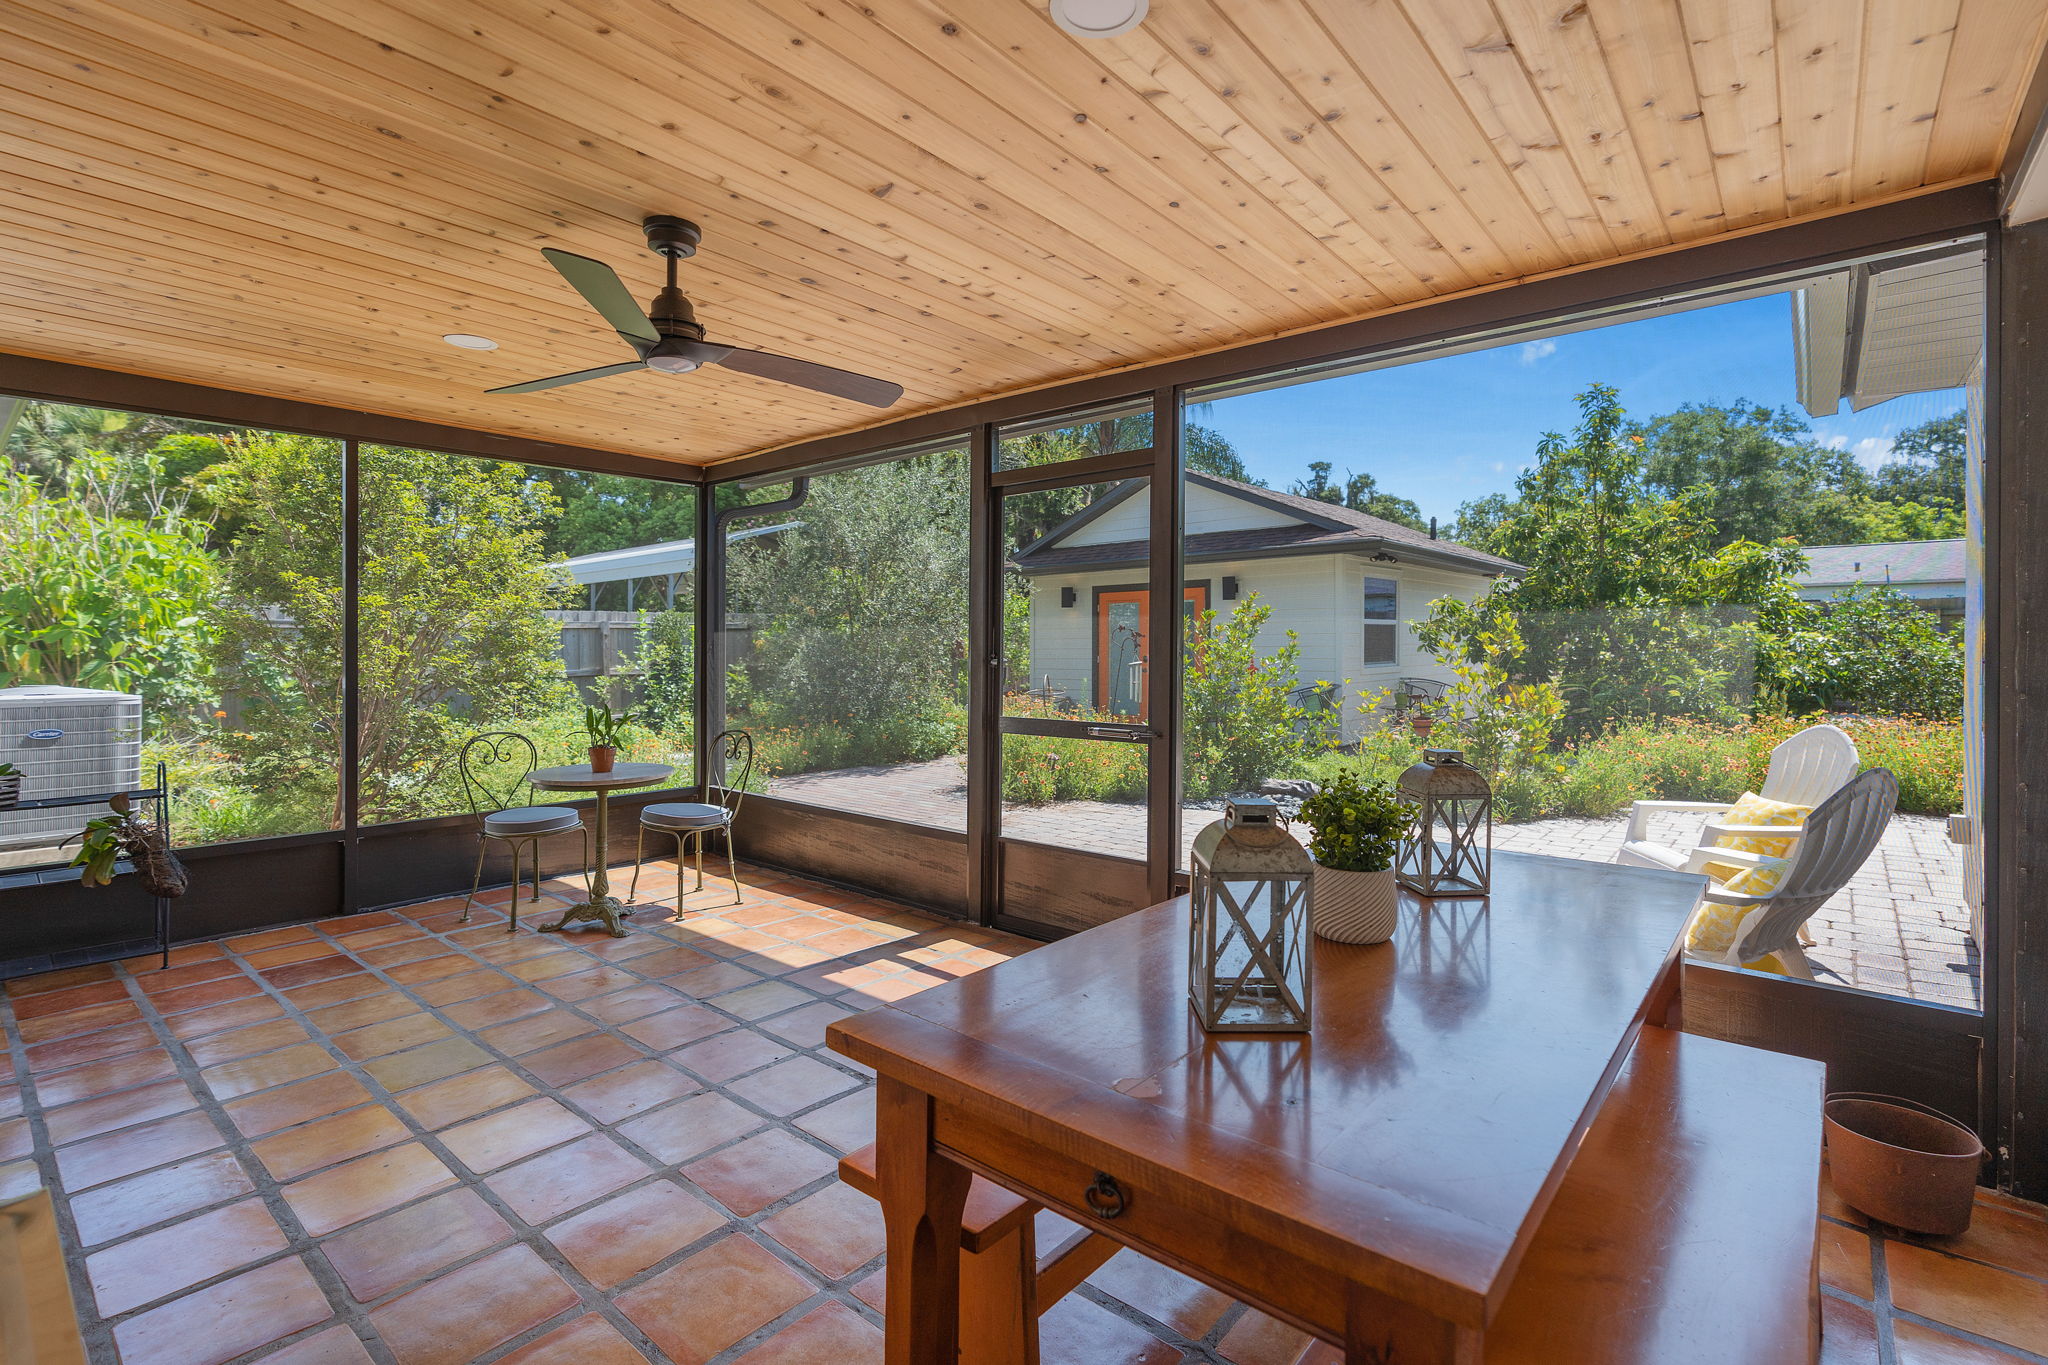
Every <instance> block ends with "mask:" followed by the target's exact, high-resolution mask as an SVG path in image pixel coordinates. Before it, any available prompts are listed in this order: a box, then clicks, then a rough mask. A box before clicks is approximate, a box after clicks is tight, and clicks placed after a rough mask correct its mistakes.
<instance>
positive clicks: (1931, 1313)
mask: <svg viewBox="0 0 2048 1365" xmlns="http://www.w3.org/2000/svg"><path fill="white" fill-rule="evenodd" d="M1884 1257H1885V1264H1886V1266H1887V1268H1888V1269H1889V1270H1890V1272H1891V1291H1892V1303H1893V1304H1895V1305H1896V1306H1897V1307H1900V1308H1903V1309H1905V1310H1906V1311H1907V1312H1909V1313H1917V1314H1918V1315H1919V1316H1921V1317H1923V1318H1928V1319H1930V1320H1932V1321H1934V1322H1940V1323H1946V1324H1947V1325H1949V1326H1951V1327H1960V1328H1962V1329H1963V1330H1964V1331H1966V1332H1974V1333H1976V1334H1977V1335H1978V1336H1982V1337H1989V1338H1991V1339H1992V1340H1993V1341H2002V1342H2004V1343H2006V1344H2007V1345H2009V1346H2017V1347H2019V1348H2021V1349H2022V1350H2027V1351H2032V1352H2034V1353H2035V1354H2036V1355H2048V1284H2044V1283H2042V1282H2041V1281H2039V1280H2035V1279H2029V1278H2027V1277H2025V1276H2021V1275H2015V1274H2013V1273H2012V1272H2011V1271H2007V1270H2000V1269H1997V1268H1996V1267H1994V1266H1988V1265H1983V1264H1981V1263H1979V1262H1977V1261H1966V1260H1963V1259H1962V1258H1960V1257H1956V1256H1946V1255H1943V1254H1942V1253H1941V1252H1938V1251H1930V1250H1928V1249H1927V1248H1925V1247H1918V1246H1913V1245H1911V1244H1910V1243H1906V1242H1890V1241H1888V1242H1886V1243H1885V1245H1884Z"/></svg>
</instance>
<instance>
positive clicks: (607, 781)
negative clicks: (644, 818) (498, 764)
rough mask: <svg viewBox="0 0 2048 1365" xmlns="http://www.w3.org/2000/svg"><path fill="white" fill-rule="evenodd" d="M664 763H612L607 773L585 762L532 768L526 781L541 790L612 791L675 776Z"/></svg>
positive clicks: (671, 769) (641, 785) (672, 769)
mask: <svg viewBox="0 0 2048 1365" xmlns="http://www.w3.org/2000/svg"><path fill="white" fill-rule="evenodd" d="M675 771H676V770H675V769H674V768H672V767H670V766H669V765H668V764H666V763H614V764H612V770H611V771H610V772H608V773H598V772H592V771H591V770H590V765H589V764H588V763H568V764H564V765H563V766H561V767H559V768H535V769H534V770H533V772H532V773H531V774H529V775H528V777H527V779H526V780H527V781H529V782H531V783H532V784H533V785H534V786H536V787H538V788H540V789H541V790H542V791H584V792H595V791H611V790H612V789H613V788H615V787H645V786H648V785H650V784H652V783H655V782H660V781H662V780H663V779H664V778H668V777H672V776H674V775H675Z"/></svg>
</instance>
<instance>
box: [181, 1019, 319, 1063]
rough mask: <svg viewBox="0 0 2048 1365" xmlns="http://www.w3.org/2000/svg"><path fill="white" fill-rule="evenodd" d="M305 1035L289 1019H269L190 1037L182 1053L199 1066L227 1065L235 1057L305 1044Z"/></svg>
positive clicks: (297, 1024)
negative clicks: (222, 1063)
mask: <svg viewBox="0 0 2048 1365" xmlns="http://www.w3.org/2000/svg"><path fill="white" fill-rule="evenodd" d="M308 1040H309V1035H308V1034H307V1033H306V1030H305V1028H304V1027H303V1026H302V1025H300V1024H299V1023H298V1022H297V1021H296V1020H292V1019H269V1020H265V1021H264V1022H263V1023H260V1024H248V1025H245V1026H244V1027H242V1028H232V1029H228V1030H227V1031H226V1032H224V1033H211V1034H208V1035H207V1036H206V1037H204V1038H194V1039H193V1040H192V1041H190V1042H188V1043H186V1044H185V1051H187V1052H189V1053H190V1054H191V1055H192V1060H193V1062H194V1063H195V1064H196V1065H199V1066H214V1065H216V1064H218V1063H220V1062H231V1061H234V1060H235V1059H236V1058H238V1057H253V1056H255V1055H256V1054H257V1053H259V1052H275V1051H277V1050H278V1049H279V1048H286V1047H296V1046H298V1045H299V1044H301V1043H304V1042H307V1041H308Z"/></svg>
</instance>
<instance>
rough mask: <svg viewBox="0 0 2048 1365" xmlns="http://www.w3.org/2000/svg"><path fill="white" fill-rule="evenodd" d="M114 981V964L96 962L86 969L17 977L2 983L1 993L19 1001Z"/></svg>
mask: <svg viewBox="0 0 2048 1365" xmlns="http://www.w3.org/2000/svg"><path fill="white" fill-rule="evenodd" d="M113 979H114V964H113V963H111V962H95V963H93V964H92V965H90V966H86V967H63V968H60V969H58V970H57V971H54V972H38V973H36V974H35V975H34V976H17V977H15V978H14V979H12V980H10V981H0V992H4V993H5V994H6V996H7V998H8V999H10V1000H19V999H21V998H22V997H23V996H26V995H43V994H45V993H47V992H49V991H61V990H63V989H65V988H66V987H69V986H82V985H85V984H87V983H88V982H93V981H111V980H113Z"/></svg>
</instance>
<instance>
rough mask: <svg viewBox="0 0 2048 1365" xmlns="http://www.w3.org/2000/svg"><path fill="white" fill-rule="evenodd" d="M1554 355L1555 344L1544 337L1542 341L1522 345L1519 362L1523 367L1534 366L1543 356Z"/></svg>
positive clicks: (1555, 350)
mask: <svg viewBox="0 0 2048 1365" xmlns="http://www.w3.org/2000/svg"><path fill="white" fill-rule="evenodd" d="M1556 354H1557V343H1556V342H1554V341H1552V340H1550V339H1549V338H1548V337H1545V338H1544V339H1543V340H1542V341H1525V342H1523V343H1522V352H1521V361H1522V363H1523V364H1524V365H1534V364H1535V363H1536V362H1537V361H1539V360H1542V359H1543V358H1544V357H1545V356H1553V355H1556Z"/></svg>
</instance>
